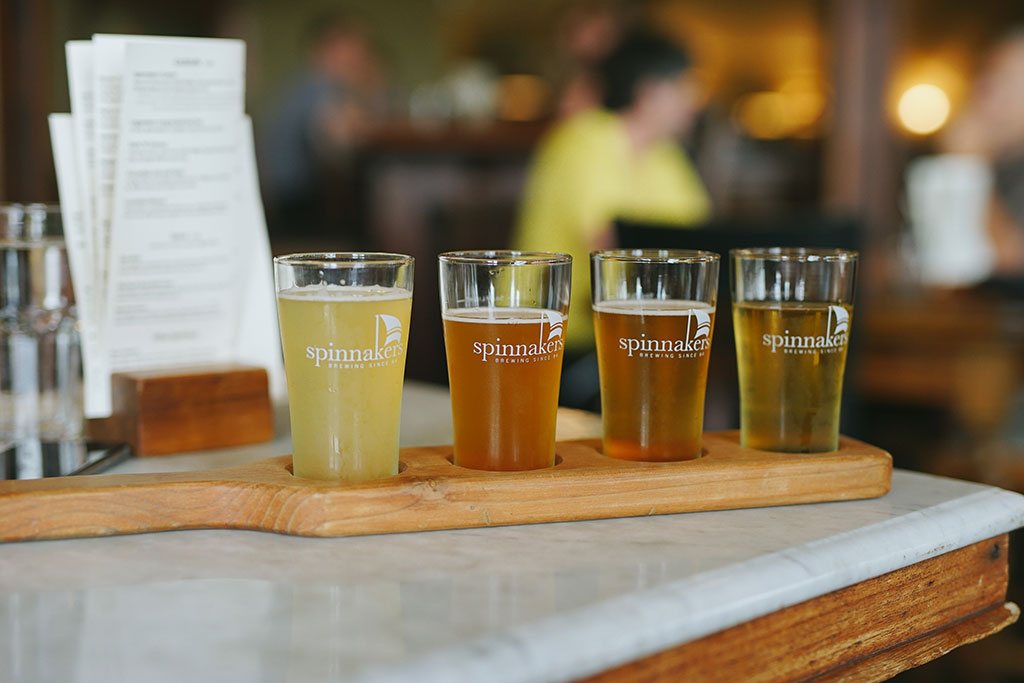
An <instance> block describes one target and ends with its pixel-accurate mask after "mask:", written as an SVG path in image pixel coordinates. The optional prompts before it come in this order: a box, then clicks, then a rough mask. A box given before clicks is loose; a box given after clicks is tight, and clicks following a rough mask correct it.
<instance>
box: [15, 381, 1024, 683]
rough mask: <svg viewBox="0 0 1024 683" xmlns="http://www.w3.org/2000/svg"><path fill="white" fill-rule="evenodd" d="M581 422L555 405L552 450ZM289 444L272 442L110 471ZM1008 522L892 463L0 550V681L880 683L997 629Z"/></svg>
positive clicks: (433, 406)
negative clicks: (715, 495) (634, 498)
mask: <svg viewBox="0 0 1024 683" xmlns="http://www.w3.org/2000/svg"><path fill="white" fill-rule="evenodd" d="M404 408H405V414H404V419H403V436H402V439H403V445H407V446H411V445H428V444H435V443H442V442H445V441H448V440H450V432H449V427H448V419H449V418H448V402H447V394H446V393H445V392H443V391H441V390H438V389H432V388H429V387H425V386H422V385H411V386H408V387H407V391H406V402H405V406H404ZM282 418H283V415H281V416H279V422H281V423H284V422H286V421H285V420H284V419H282ZM286 427H287V425H286V424H279V428H278V433H279V434H287V429H286ZM596 428H597V423H596V421H595V420H594V419H593V418H592V417H591V416H587V415H582V414H578V413H572V414H566V415H565V416H564V419H562V420H561V422H560V430H561V432H560V435H559V436H560V438H564V439H568V438H582V437H586V436H592V435H594V434H595V433H596V431H595V430H596ZM287 450H288V442H287V437H286V436H284V437H279V438H278V440H277V441H275V442H272V443H270V444H261V445H258V446H248V447H243V448H234V449H230V450H222V451H217V452H211V453H201V454H189V455H182V456H171V457H166V458H161V459H155V460H154V459H147V460H135V461H129V462H127V463H124V464H123V465H121V466H119V467H118V468H117V470H116V471H118V472H143V471H173V470H179V471H180V470H190V469H200V468H210V467H223V466H229V465H235V464H241V463H245V462H248V461H252V460H257V459H261V458H265V457H268V456H270V455H276V454H280V453H285V452H287ZM100 476H102V475H100ZM581 504H585V503H581ZM1021 526H1024V497H1022V496H1020V495H1018V494H1014V493H1009V492H1006V491H1002V490H1000V489H996V488H992V487H987V486H981V485H977V484H968V483H965V482H959V481H955V480H951V479H943V478H938V477H932V476H927V475H921V474H914V473H910V472H904V471H897V472H895V474H894V477H893V486H892V492H891V493H890V494H888V495H887V496H885V497H882V498H879V499H874V500H865V501H855V502H843V503H825V504H816V505H803V506H793V507H776V508H764V509H751V510H735V511H719V512H705V513H692V514H683V515H666V516H660V517H645V518H632V519H619V520H605V521H590V522H575V523H563V524H542V525H534V526H519V527H504V528H488V529H470V530H461V531H438V532H423V533H409V534H398V535H392V536H367V537H355V538H337V539H306V538H293V537H286V536H276V535H270V534H262V533H254V532H244V531H184V532H168V533H161V534H144V535H138V536H125V537H114V538H102V539H83V540H68V541H44V542H34V543H12V544H7V545H0V680H3V681H83V682H87V681H106V680H126V681H127V680H132V681H136V680H138V681H142V680H145V681H155V682H160V681H183V680H188V681H218V682H233V681H240V682H241V681H254V680H265V681H278V680H287V681H291V682H298V683H303V682H306V681H310V682H312V681H367V682H370V681H381V682H383V681H410V680H415V681H417V682H420V683H430V682H435V681H436V682H438V683H441V682H443V683H459V682H461V681H466V682H469V681H472V682H474V683H476V682H478V681H481V682H482V681H487V682H488V683H490V682H495V683H502V682H509V683H512V682H527V681H573V680H592V681H653V680H669V681H676V680H687V681H699V680H710V681H738V680H756V681H777V680H795V679H805V678H808V677H817V678H821V679H824V680H832V679H849V680H882V679H885V678H888V677H890V676H892V675H894V674H895V673H898V672H899V671H901V670H904V669H907V668H910V667H913V666H917V665H919V664H922V663H924V662H927V661H929V660H931V659H934V658H936V657H939V656H941V655H942V654H944V653H946V652H948V651H949V650H951V649H953V648H955V647H957V646H959V645H963V644H965V643H969V642H972V641H974V640H978V639H980V638H983V637H985V636H987V635H989V634H991V633H994V632H996V631H999V630H1000V629H1002V628H1004V627H1005V626H1007V625H1008V624H1010V623H1012V622H1013V621H1014V620H1015V619H1016V618H1017V615H1018V610H1017V608H1016V606H1015V605H1013V604H1010V603H1007V602H1006V588H1007V576H1008V575H1007V554H1008V552H1007V551H1008V548H1007V544H1008V541H1007V533H1008V532H1010V531H1012V530H1014V529H1016V528H1019V527H1021Z"/></svg>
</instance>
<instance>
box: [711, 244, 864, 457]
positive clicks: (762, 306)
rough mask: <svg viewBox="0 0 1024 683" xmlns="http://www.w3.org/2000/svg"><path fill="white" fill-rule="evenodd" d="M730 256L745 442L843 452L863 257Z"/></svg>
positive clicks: (816, 252)
mask: <svg viewBox="0 0 1024 683" xmlns="http://www.w3.org/2000/svg"><path fill="white" fill-rule="evenodd" d="M730 254H731V256H732V301H733V308H732V311H733V313H732V315H733V325H734V327H735V330H736V360H737V363H738V366H739V380H740V441H741V442H742V444H743V445H744V446H747V447H750V448H759V449H762V450H768V451H785V452H790V453H815V452H820V451H834V450H836V448H838V447H839V404H840V394H841V393H842V389H843V369H844V367H845V365H846V349H847V345H848V341H849V336H850V323H851V318H852V314H853V288H854V273H855V271H856V268H857V252H854V251H846V250H844V249H797V248H778V247H774V248H768V249H734V250H733V251H732V252H730Z"/></svg>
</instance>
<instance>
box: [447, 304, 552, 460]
mask: <svg viewBox="0 0 1024 683" xmlns="http://www.w3.org/2000/svg"><path fill="white" fill-rule="evenodd" d="M564 334H565V316H563V315H562V314H561V313H560V312H558V311H549V310H539V309H521V308H480V309H462V310H458V311H451V312H449V313H448V314H446V315H445V316H444V336H445V350H446V352H447V354H448V377H449V381H450V384H451V394H452V413H453V416H452V417H453V424H454V429H455V463H456V464H457V465H460V466H462V467H470V468H473V469H480V470H532V469H539V468H542V467H551V466H552V465H554V463H555V415H556V414H557V409H558V379H559V373H560V372H561V368H562V352H563V349H564V345H565V342H564Z"/></svg>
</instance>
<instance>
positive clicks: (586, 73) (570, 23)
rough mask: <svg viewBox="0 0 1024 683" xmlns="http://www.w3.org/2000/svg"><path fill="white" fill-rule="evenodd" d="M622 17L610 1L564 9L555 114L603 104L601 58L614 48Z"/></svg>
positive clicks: (558, 36)
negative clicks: (599, 70) (600, 75)
mask: <svg viewBox="0 0 1024 683" xmlns="http://www.w3.org/2000/svg"><path fill="white" fill-rule="evenodd" d="M622 26H623V20H622V17H621V16H620V15H619V12H617V11H616V9H615V7H614V6H613V5H611V4H609V3H608V2H596V1H594V0H590V1H586V2H577V3H574V4H572V5H570V6H569V7H568V8H566V9H565V10H564V12H563V13H562V17H561V20H560V21H559V26H558V33H557V48H556V51H557V52H558V53H559V54H560V55H561V60H562V62H563V63H562V65H561V66H560V70H561V71H562V73H560V74H558V75H557V76H556V79H555V80H556V81H557V86H558V89H559V92H558V99H557V102H556V112H555V113H556V115H557V116H558V117H559V118H566V117H570V116H572V115H573V114H577V113H579V112H581V111H584V110H587V109H591V108H593V107H596V106H598V105H600V103H601V94H600V78H599V76H598V75H597V73H596V72H597V70H598V68H599V66H600V63H601V60H603V59H604V58H605V57H607V56H608V53H610V52H611V51H612V49H614V48H615V45H616V44H617V43H618V42H619V40H620V38H621V34H622Z"/></svg>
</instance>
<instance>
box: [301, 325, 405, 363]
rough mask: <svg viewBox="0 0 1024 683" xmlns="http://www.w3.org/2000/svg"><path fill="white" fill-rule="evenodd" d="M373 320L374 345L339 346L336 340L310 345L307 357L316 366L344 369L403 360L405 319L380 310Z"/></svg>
mask: <svg viewBox="0 0 1024 683" xmlns="http://www.w3.org/2000/svg"><path fill="white" fill-rule="evenodd" d="M373 322H374V330H373V346H367V347H364V348H358V347H353V348H340V347H335V346H334V342H330V343H328V344H327V346H326V347H324V346H307V347H306V358H308V359H309V360H311V361H313V365H314V367H318V368H319V367H327V368H333V369H345V370H347V369H362V368H367V367H369V368H378V367H385V366H388V365H394V364H395V363H398V362H400V361H401V360H402V358H403V355H404V353H405V347H404V346H403V344H402V321H401V320H399V319H398V318H396V317H395V316H393V315H388V314H387V313H377V314H376V315H374V317H373Z"/></svg>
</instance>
